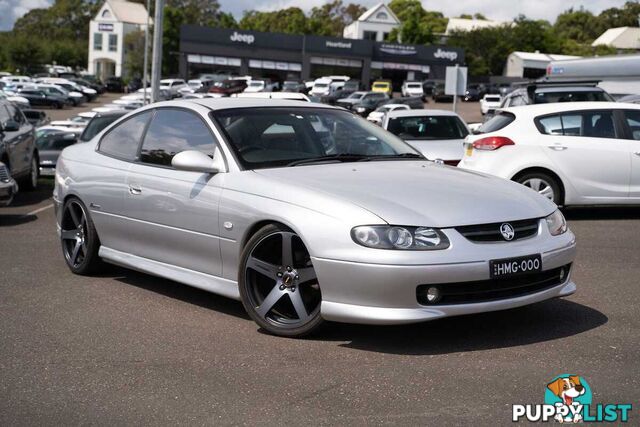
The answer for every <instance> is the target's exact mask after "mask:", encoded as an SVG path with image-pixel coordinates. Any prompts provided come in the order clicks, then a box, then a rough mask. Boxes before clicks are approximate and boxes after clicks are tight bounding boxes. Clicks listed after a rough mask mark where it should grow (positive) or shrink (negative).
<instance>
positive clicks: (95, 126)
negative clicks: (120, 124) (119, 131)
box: [80, 113, 124, 142]
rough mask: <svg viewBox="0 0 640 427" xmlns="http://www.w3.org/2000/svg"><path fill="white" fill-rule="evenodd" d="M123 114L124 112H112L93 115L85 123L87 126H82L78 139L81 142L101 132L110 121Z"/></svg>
mask: <svg viewBox="0 0 640 427" xmlns="http://www.w3.org/2000/svg"><path fill="white" fill-rule="evenodd" d="M123 115H124V113H123V114H122V115H116V114H113V115H109V116H104V117H94V118H93V119H91V120H90V121H89V123H88V124H87V127H85V128H84V131H83V132H82V135H80V141H82V142H87V141H89V140H90V139H91V138H93V137H94V136H96V135H97V134H99V133H100V132H102V130H103V129H104V128H106V127H107V126H109V125H110V124H111V123H113V122H115V121H116V120H118V119H119V118H120V117H122V116H123Z"/></svg>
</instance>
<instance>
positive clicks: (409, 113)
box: [387, 109, 458, 117]
mask: <svg viewBox="0 0 640 427" xmlns="http://www.w3.org/2000/svg"><path fill="white" fill-rule="evenodd" d="M387 116H388V117H428V116H454V117H458V114H456V113H454V112H453V111H449V110H436V109H424V110H396V111H391V112H389V113H388V114H387Z"/></svg>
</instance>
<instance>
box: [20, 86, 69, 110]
mask: <svg viewBox="0 0 640 427" xmlns="http://www.w3.org/2000/svg"><path fill="white" fill-rule="evenodd" d="M18 94H19V95H20V96H22V97H24V98H26V99H28V100H29V104H31V105H32V106H34V107H52V108H58V109H60V108H64V106H65V105H67V102H68V101H67V99H68V98H66V97H63V96H60V95H56V94H54V93H46V92H45V91H44V90H43V89H22V90H20V92H18Z"/></svg>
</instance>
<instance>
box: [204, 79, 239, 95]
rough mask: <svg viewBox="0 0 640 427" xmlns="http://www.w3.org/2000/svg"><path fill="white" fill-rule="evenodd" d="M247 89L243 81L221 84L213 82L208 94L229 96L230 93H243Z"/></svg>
mask: <svg viewBox="0 0 640 427" xmlns="http://www.w3.org/2000/svg"><path fill="white" fill-rule="evenodd" d="M246 88H247V82H246V81H245V80H241V79H238V80H223V81H221V82H215V83H214V84H213V86H211V89H209V93H219V94H221V95H222V96H229V95H231V94H232V93H240V92H244V90H245V89H246Z"/></svg>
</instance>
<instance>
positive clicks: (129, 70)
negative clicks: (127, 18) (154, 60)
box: [123, 31, 151, 80]
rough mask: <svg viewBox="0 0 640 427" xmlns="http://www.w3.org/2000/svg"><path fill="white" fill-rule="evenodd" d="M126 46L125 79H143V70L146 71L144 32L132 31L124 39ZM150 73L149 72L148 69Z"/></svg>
mask: <svg viewBox="0 0 640 427" xmlns="http://www.w3.org/2000/svg"><path fill="white" fill-rule="evenodd" d="M149 36H151V34H150V35H149ZM124 46H125V51H126V54H125V60H124V62H125V69H124V73H123V74H124V76H125V78H126V79H127V80H130V79H132V78H133V77H139V78H142V70H143V69H144V31H132V32H130V33H129V34H127V35H126V36H125V37H124ZM149 50H151V49H149ZM149 60H151V52H149ZM148 72H149V70H148V69H147V73H148Z"/></svg>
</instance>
